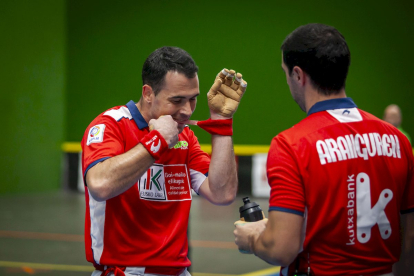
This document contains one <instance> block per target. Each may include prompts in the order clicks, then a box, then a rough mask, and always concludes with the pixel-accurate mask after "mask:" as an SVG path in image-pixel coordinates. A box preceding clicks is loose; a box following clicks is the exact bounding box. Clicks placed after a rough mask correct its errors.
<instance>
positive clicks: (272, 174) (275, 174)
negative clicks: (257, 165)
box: [267, 136, 305, 216]
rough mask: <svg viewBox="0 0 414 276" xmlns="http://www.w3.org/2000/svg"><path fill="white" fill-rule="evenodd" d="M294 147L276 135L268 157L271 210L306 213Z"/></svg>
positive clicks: (298, 213)
mask: <svg viewBox="0 0 414 276" xmlns="http://www.w3.org/2000/svg"><path fill="white" fill-rule="evenodd" d="M297 162H298V160H296V158H295V156H294V153H293V150H292V147H291V146H290V145H289V144H288V142H287V141H286V139H284V138H283V136H276V137H275V138H274V139H273V141H272V143H271V145H270V149H269V154H268V157H267V178H268V181H269V185H270V189H271V191H270V199H269V211H282V212H287V213H293V214H297V215H301V216H303V215H304V212H305V192H304V187H303V183H302V178H301V176H300V172H299V168H298V165H297Z"/></svg>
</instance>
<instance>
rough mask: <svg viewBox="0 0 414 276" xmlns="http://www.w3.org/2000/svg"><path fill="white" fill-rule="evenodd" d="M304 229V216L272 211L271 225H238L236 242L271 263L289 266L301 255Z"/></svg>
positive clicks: (264, 223) (254, 223)
mask: <svg viewBox="0 0 414 276" xmlns="http://www.w3.org/2000/svg"><path fill="white" fill-rule="evenodd" d="M302 227H303V217H301V216H299V215H295V214H291V213H286V212H279V211H271V212H269V220H268V221H267V222H266V221H265V220H262V221H258V222H250V223H245V224H242V223H240V224H238V223H236V229H235V230H234V235H235V242H236V244H237V246H238V247H239V249H240V250H244V251H247V252H250V253H254V254H255V255H256V256H258V257H259V258H261V259H262V260H264V261H266V262H267V263H269V264H272V265H280V266H288V265H289V264H290V263H292V261H293V260H294V259H295V258H296V256H297V254H298V253H299V250H300V246H301V244H302V238H301V231H302Z"/></svg>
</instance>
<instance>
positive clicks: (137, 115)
mask: <svg viewBox="0 0 414 276" xmlns="http://www.w3.org/2000/svg"><path fill="white" fill-rule="evenodd" d="M126 106H127V107H128V109H129V112H130V113H131V115H132V118H134V121H135V123H136V124H137V126H138V128H139V129H143V128H145V127H148V124H147V122H146V121H145V119H144V117H142V115H141V112H139V110H138V108H137V106H136V105H135V103H134V101H129V102H128V103H127V104H126Z"/></svg>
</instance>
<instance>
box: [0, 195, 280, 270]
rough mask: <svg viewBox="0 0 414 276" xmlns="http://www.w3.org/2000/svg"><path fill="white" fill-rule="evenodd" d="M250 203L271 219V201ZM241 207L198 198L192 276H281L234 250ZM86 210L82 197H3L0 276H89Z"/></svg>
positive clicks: (194, 212) (0, 197) (193, 225)
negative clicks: (215, 204)
mask: <svg viewBox="0 0 414 276" xmlns="http://www.w3.org/2000/svg"><path fill="white" fill-rule="evenodd" d="M252 200H254V201H256V202H257V203H259V204H260V205H261V206H262V208H263V210H264V212H265V214H266V216H267V208H268V201H267V199H257V198H252ZM241 205H242V196H240V197H238V198H237V199H236V201H235V202H234V203H233V204H231V205H230V206H224V207H223V206H214V205H212V204H210V203H209V202H207V201H206V200H204V199H202V198H200V197H197V196H195V197H194V199H193V205H192V209H191V215H190V228H189V230H190V245H191V248H190V258H191V261H192V263H193V265H192V267H191V273H192V275H193V276H207V275H212V276H235V275H244V276H248V275H249V276H259V275H277V272H276V270H277V268H275V267H272V266H270V265H268V264H266V263H265V262H263V261H262V260H260V259H258V258H256V257H255V256H253V255H244V254H241V253H239V252H238V250H237V248H236V246H235V245H234V238H233V228H234V226H233V222H234V221H235V220H237V218H238V216H239V213H238V208H239V206H241ZM84 211H85V203H84V195H83V194H80V193H73V192H63V191H61V192H49V193H39V194H31V195H0V276H3V275H13V276H23V275H39V276H41V275H45V276H51V275H53V276H55V275H56V276H66V275H75V276H81V275H85V276H86V275H90V271H92V266H91V265H90V264H89V263H88V262H86V260H85V256H84V244H83V227H84Z"/></svg>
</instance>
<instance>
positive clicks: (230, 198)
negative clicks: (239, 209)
mask: <svg viewBox="0 0 414 276" xmlns="http://www.w3.org/2000/svg"><path fill="white" fill-rule="evenodd" d="M235 199H236V193H231V194H229V195H227V196H226V197H225V198H224V199H223V202H222V204H221V205H223V206H227V205H230V204H232V203H233V202H234V200H235Z"/></svg>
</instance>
